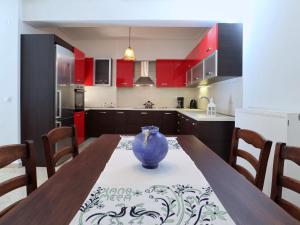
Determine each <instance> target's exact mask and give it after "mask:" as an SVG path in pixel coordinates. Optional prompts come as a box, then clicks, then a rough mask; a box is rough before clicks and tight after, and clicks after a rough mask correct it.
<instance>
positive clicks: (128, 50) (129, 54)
mask: <svg viewBox="0 0 300 225" xmlns="http://www.w3.org/2000/svg"><path fill="white" fill-rule="evenodd" d="M130 41H131V27H129V46H128V48H126V50H125V53H124V58H123V59H124V60H130V61H134V60H135V56H134V51H133V48H131V46H130Z"/></svg>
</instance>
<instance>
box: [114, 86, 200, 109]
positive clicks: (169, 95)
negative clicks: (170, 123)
mask: <svg viewBox="0 0 300 225" xmlns="http://www.w3.org/2000/svg"><path fill="white" fill-rule="evenodd" d="M177 97H184V104H185V107H189V103H190V100H191V99H193V98H195V99H196V97H197V90H195V89H193V88H155V87H134V88H130V89H129V88H119V89H118V91H117V102H118V106H120V107H143V104H144V103H145V102H146V101H148V100H149V101H151V102H153V103H154V104H155V105H154V107H176V106H177Z"/></svg>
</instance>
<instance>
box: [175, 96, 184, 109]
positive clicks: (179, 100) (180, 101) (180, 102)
mask: <svg viewBox="0 0 300 225" xmlns="http://www.w3.org/2000/svg"><path fill="white" fill-rule="evenodd" d="M176 108H179V109H183V108H184V97H177V107H176Z"/></svg>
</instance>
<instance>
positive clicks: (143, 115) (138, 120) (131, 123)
mask: <svg viewBox="0 0 300 225" xmlns="http://www.w3.org/2000/svg"><path fill="white" fill-rule="evenodd" d="M151 125H154V126H158V127H161V114H160V112H158V111H147V110H145V111H142V110H141V111H139V110H137V111H129V112H128V120H127V126H128V133H129V134H137V133H139V132H140V131H141V127H144V126H151Z"/></svg>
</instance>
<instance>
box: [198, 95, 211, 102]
mask: <svg viewBox="0 0 300 225" xmlns="http://www.w3.org/2000/svg"><path fill="white" fill-rule="evenodd" d="M201 99H206V100H207V102H209V98H208V97H206V96H202V97H200V98H199V100H201Z"/></svg>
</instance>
